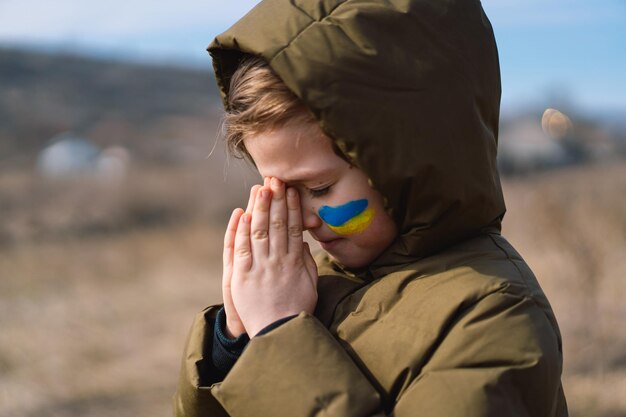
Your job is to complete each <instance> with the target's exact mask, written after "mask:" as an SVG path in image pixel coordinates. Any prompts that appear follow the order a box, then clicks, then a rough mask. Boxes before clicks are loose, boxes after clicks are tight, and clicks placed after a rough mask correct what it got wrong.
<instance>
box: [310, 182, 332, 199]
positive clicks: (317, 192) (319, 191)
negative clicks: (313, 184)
mask: <svg viewBox="0 0 626 417" xmlns="http://www.w3.org/2000/svg"><path fill="white" fill-rule="evenodd" d="M329 191H330V185H329V186H328V187H324V188H317V189H312V188H309V194H311V197H313V198H317V197H321V196H323V195H326V194H328V192H329Z"/></svg>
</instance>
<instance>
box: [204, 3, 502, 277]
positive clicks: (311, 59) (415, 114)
mask: <svg viewBox="0 0 626 417" xmlns="http://www.w3.org/2000/svg"><path fill="white" fill-rule="evenodd" d="M208 50H209V52H210V54H211V56H212V57H213V63H214V68H215V73H216V78H217V83H218V86H219V88H220V91H221V94H222V98H223V100H224V105H225V106H226V107H227V108H228V101H227V91H228V86H229V82H230V78H231V76H232V74H233V72H234V71H235V69H236V68H237V65H238V63H239V61H240V59H241V58H242V56H243V55H244V54H252V55H257V56H261V57H263V58H264V59H265V60H266V61H267V62H268V63H269V64H270V66H271V67H272V69H273V70H274V71H275V72H276V73H277V75H278V76H279V77H280V78H281V79H282V80H283V81H284V82H285V83H286V85H287V86H288V87H289V88H290V89H291V90H292V91H293V92H294V93H295V94H296V95H297V96H298V97H299V98H300V99H301V100H302V101H303V102H304V103H305V104H306V105H307V106H308V107H309V108H310V110H311V111H312V112H313V113H314V115H315V116H316V118H317V120H318V121H319V124H320V126H321V128H322V130H323V131H324V132H325V133H326V134H327V135H328V136H330V137H331V138H332V139H334V140H335V141H336V143H337V144H338V145H339V147H340V148H341V149H342V150H343V151H344V152H345V153H346V154H348V155H349V156H350V157H352V158H353V160H354V161H355V163H356V165H357V166H359V167H360V168H361V169H363V170H364V171H365V172H366V173H367V174H368V175H369V177H370V179H371V181H372V185H373V186H374V187H376V189H378V190H379V191H380V192H382V194H383V195H384V196H385V197H386V201H387V204H388V208H389V209H390V210H391V213H392V215H393V217H394V219H395V220H396V222H397V224H398V226H399V230H400V235H399V237H398V239H397V240H396V242H394V243H393V244H392V246H391V247H390V248H389V249H388V250H387V251H386V252H385V253H384V254H383V255H381V257H380V258H379V259H378V260H376V261H375V263H374V265H373V267H374V268H372V269H371V271H379V272H373V273H374V275H382V274H383V273H384V270H387V272H388V269H389V267H397V265H399V264H405V263H409V262H411V261H412V260H415V259H419V258H423V257H424V256H426V255H429V254H432V253H433V252H435V251H438V250H440V249H442V248H445V247H447V246H450V245H452V244H454V243H457V242H459V241H461V240H463V239H466V238H468V237H470V236H472V235H474V234H477V233H480V232H481V231H484V230H486V229H489V230H494V229H497V230H499V228H500V221H501V219H502V216H503V215H504V212H505V206H504V201H503V197H502V191H501V187H500V180H499V176H498V172H497V168H496V148H497V132H498V119H499V106H500V73H499V65H498V55H497V49H496V44H495V40H494V36H493V31H492V28H491V25H490V23H489V21H488V19H487V17H486V16H485V14H484V12H483V9H482V6H481V4H480V2H479V1H478V0H430V1H425V0H420V1H418V0H413V1H411V0H388V1H377V0H324V1H311V0H265V1H262V2H261V3H259V4H258V5H257V6H256V7H255V8H254V9H253V10H252V11H250V12H249V13H248V14H247V15H246V16H244V17H243V18H242V19H241V20H239V21H238V22H237V23H236V24H235V25H234V26H232V27H231V28H230V29H229V30H227V31H226V32H224V33H223V34H221V35H219V36H218V37H217V38H216V39H215V40H214V41H213V42H212V43H211V45H210V46H209V48H208ZM371 271H370V272H371Z"/></svg>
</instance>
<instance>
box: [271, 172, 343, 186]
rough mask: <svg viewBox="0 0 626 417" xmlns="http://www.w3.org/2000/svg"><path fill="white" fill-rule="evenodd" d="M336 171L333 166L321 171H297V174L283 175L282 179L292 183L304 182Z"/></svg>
mask: <svg viewBox="0 0 626 417" xmlns="http://www.w3.org/2000/svg"><path fill="white" fill-rule="evenodd" d="M333 171H334V169H332V168H325V169H322V170H320V171H302V172H299V173H296V175H295V176H293V177H282V178H281V179H282V180H283V181H284V182H285V183H287V184H289V185H291V184H293V183H303V182H310V181H313V180H315V179H317V178H319V177H323V176H325V175H329V174H331V173H332V172H333Z"/></svg>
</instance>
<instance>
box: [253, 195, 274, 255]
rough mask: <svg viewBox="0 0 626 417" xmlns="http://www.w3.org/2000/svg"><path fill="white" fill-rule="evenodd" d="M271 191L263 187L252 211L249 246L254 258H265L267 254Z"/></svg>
mask: <svg viewBox="0 0 626 417" xmlns="http://www.w3.org/2000/svg"><path fill="white" fill-rule="evenodd" d="M271 199H272V191H271V190H270V189H269V188H267V187H265V186H263V187H261V188H260V189H259V191H258V193H257V198H256V200H255V202H254V209H253V210H252V226H251V232H250V233H251V236H250V240H251V245H252V253H253V254H254V256H263V257H266V256H267V255H268V253H269V230H268V227H269V211H270V201H271Z"/></svg>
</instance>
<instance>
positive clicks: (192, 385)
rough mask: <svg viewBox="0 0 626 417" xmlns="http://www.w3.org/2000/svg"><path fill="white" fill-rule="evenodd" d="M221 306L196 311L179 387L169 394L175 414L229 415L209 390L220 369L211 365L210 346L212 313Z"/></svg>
mask: <svg viewBox="0 0 626 417" xmlns="http://www.w3.org/2000/svg"><path fill="white" fill-rule="evenodd" d="M221 307H222V306H221V305H217V306H211V307H207V308H206V309H204V310H203V311H201V312H200V313H198V314H197V315H196V317H195V319H194V321H193V324H192V325H191V330H190V331H189V336H188V337H187V341H186V343H185V348H184V350H183V358H182V364H181V371H180V379H179V382H178V388H177V390H176V393H175V394H174V397H173V398H172V402H173V408H174V415H175V416H176V417H183V416H184V417H202V416H211V417H228V414H227V413H226V411H224V409H223V408H222V406H221V405H220V403H219V402H218V401H217V400H216V399H215V398H214V397H213V394H212V393H211V386H213V385H214V383H213V381H214V380H216V379H219V378H216V375H217V374H219V373H220V371H218V370H217V369H215V367H214V366H213V361H212V353H211V347H212V346H213V334H214V329H213V326H214V325H215V317H216V316H217V312H218V311H219V309H220V308H221ZM217 383H219V382H217Z"/></svg>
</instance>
